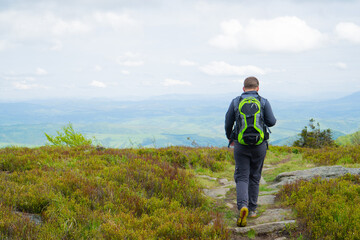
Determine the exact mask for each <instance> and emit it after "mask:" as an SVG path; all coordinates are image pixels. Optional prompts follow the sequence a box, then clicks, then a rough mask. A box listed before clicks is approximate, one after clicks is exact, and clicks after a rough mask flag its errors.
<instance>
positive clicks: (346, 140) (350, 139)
mask: <svg viewBox="0 0 360 240" xmlns="http://www.w3.org/2000/svg"><path fill="white" fill-rule="evenodd" d="M336 143H337V144H339V145H344V146H346V145H353V144H357V145H359V144H360V131H357V132H354V133H352V134H347V135H345V136H341V137H339V138H337V139H336Z"/></svg>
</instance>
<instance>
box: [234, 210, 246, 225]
mask: <svg viewBox="0 0 360 240" xmlns="http://www.w3.org/2000/svg"><path fill="white" fill-rule="evenodd" d="M248 214H249V210H248V208H247V207H242V208H241V209H240V214H239V219H238V220H237V222H236V225H237V226H238V227H245V226H246V217H247V216H248Z"/></svg>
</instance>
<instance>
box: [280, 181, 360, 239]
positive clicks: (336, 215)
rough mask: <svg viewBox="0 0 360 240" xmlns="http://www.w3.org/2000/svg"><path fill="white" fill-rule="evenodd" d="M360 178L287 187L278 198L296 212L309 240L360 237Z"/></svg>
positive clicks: (298, 183) (295, 184) (296, 184)
mask: <svg viewBox="0 0 360 240" xmlns="http://www.w3.org/2000/svg"><path fill="white" fill-rule="evenodd" d="M359 184H360V178H359V176H351V175H346V176H344V177H341V178H338V179H331V180H321V179H320V178H317V179H314V180H312V181H310V182H307V181H298V182H295V183H293V184H288V185H285V186H284V187H283V188H282V189H281V190H280V192H279V193H278V195H277V197H278V199H280V200H281V201H282V204H283V205H285V206H291V207H292V208H293V209H294V210H295V212H296V213H297V217H298V219H299V221H298V225H299V226H300V230H301V231H302V232H303V233H304V234H305V236H307V237H308V238H310V239H329V240H330V239H359V238H360V208H359V205H360V185H359Z"/></svg>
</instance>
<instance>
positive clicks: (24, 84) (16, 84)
mask: <svg viewBox="0 0 360 240" xmlns="http://www.w3.org/2000/svg"><path fill="white" fill-rule="evenodd" d="M13 85H14V87H15V88H16V89H19V90H29V89H34V88H47V87H45V86H42V85H39V84H34V83H31V84H30V83H27V82H26V81H21V82H14V83H13Z"/></svg>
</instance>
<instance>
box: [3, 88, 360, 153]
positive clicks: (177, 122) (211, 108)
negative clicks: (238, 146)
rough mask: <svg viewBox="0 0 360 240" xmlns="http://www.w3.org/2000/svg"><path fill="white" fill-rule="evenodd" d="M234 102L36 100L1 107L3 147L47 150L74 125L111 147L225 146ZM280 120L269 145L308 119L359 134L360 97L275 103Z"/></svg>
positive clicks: (284, 140) (290, 136) (286, 139)
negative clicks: (53, 139)
mask: <svg viewBox="0 0 360 240" xmlns="http://www.w3.org/2000/svg"><path fill="white" fill-rule="evenodd" d="M232 97H235V96H231V97H228V96H225V95H217V96H195V95H172V96H161V97H155V98H150V99H147V100H141V101H111V100H106V99H92V100H54V99H53V100H38V101H27V102H1V103H0V116H1V118H0V146H6V145H25V146H37V145H43V144H44V143H45V142H46V141H45V140H46V139H45V137H44V132H47V133H49V134H55V133H56V130H60V128H61V126H63V125H65V124H67V123H69V122H71V123H73V125H74V127H75V129H76V130H78V131H80V132H82V133H84V134H85V135H87V136H95V137H96V139H98V141H99V143H100V144H102V145H105V146H111V147H130V146H156V147H163V146H168V145H191V144H193V145H194V144H197V145H201V146H226V144H227V140H226V138H225V134H224V116H225V113H226V111H227V109H228V106H229V104H230V101H231V99H232ZM270 102H271V105H272V108H273V110H274V113H275V115H276V118H277V119H278V122H277V125H276V126H275V127H274V128H272V134H271V143H272V144H276V145H284V144H291V143H292V142H293V141H294V140H295V139H296V136H297V134H298V133H299V132H300V131H301V129H302V128H303V127H304V126H305V125H307V123H308V121H309V119H310V118H315V119H316V120H317V121H318V122H319V123H320V125H321V128H322V129H325V128H330V129H332V130H333V132H334V137H335V138H337V137H338V136H341V135H344V134H349V133H352V132H355V131H357V130H359V128H360V104H358V103H359V102H360V92H356V93H354V94H352V95H349V96H346V97H344V98H339V99H336V98H334V99H333V100H327V101H318V102H306V101H304V102H296V101H293V102H289V101H271V99H270Z"/></svg>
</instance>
